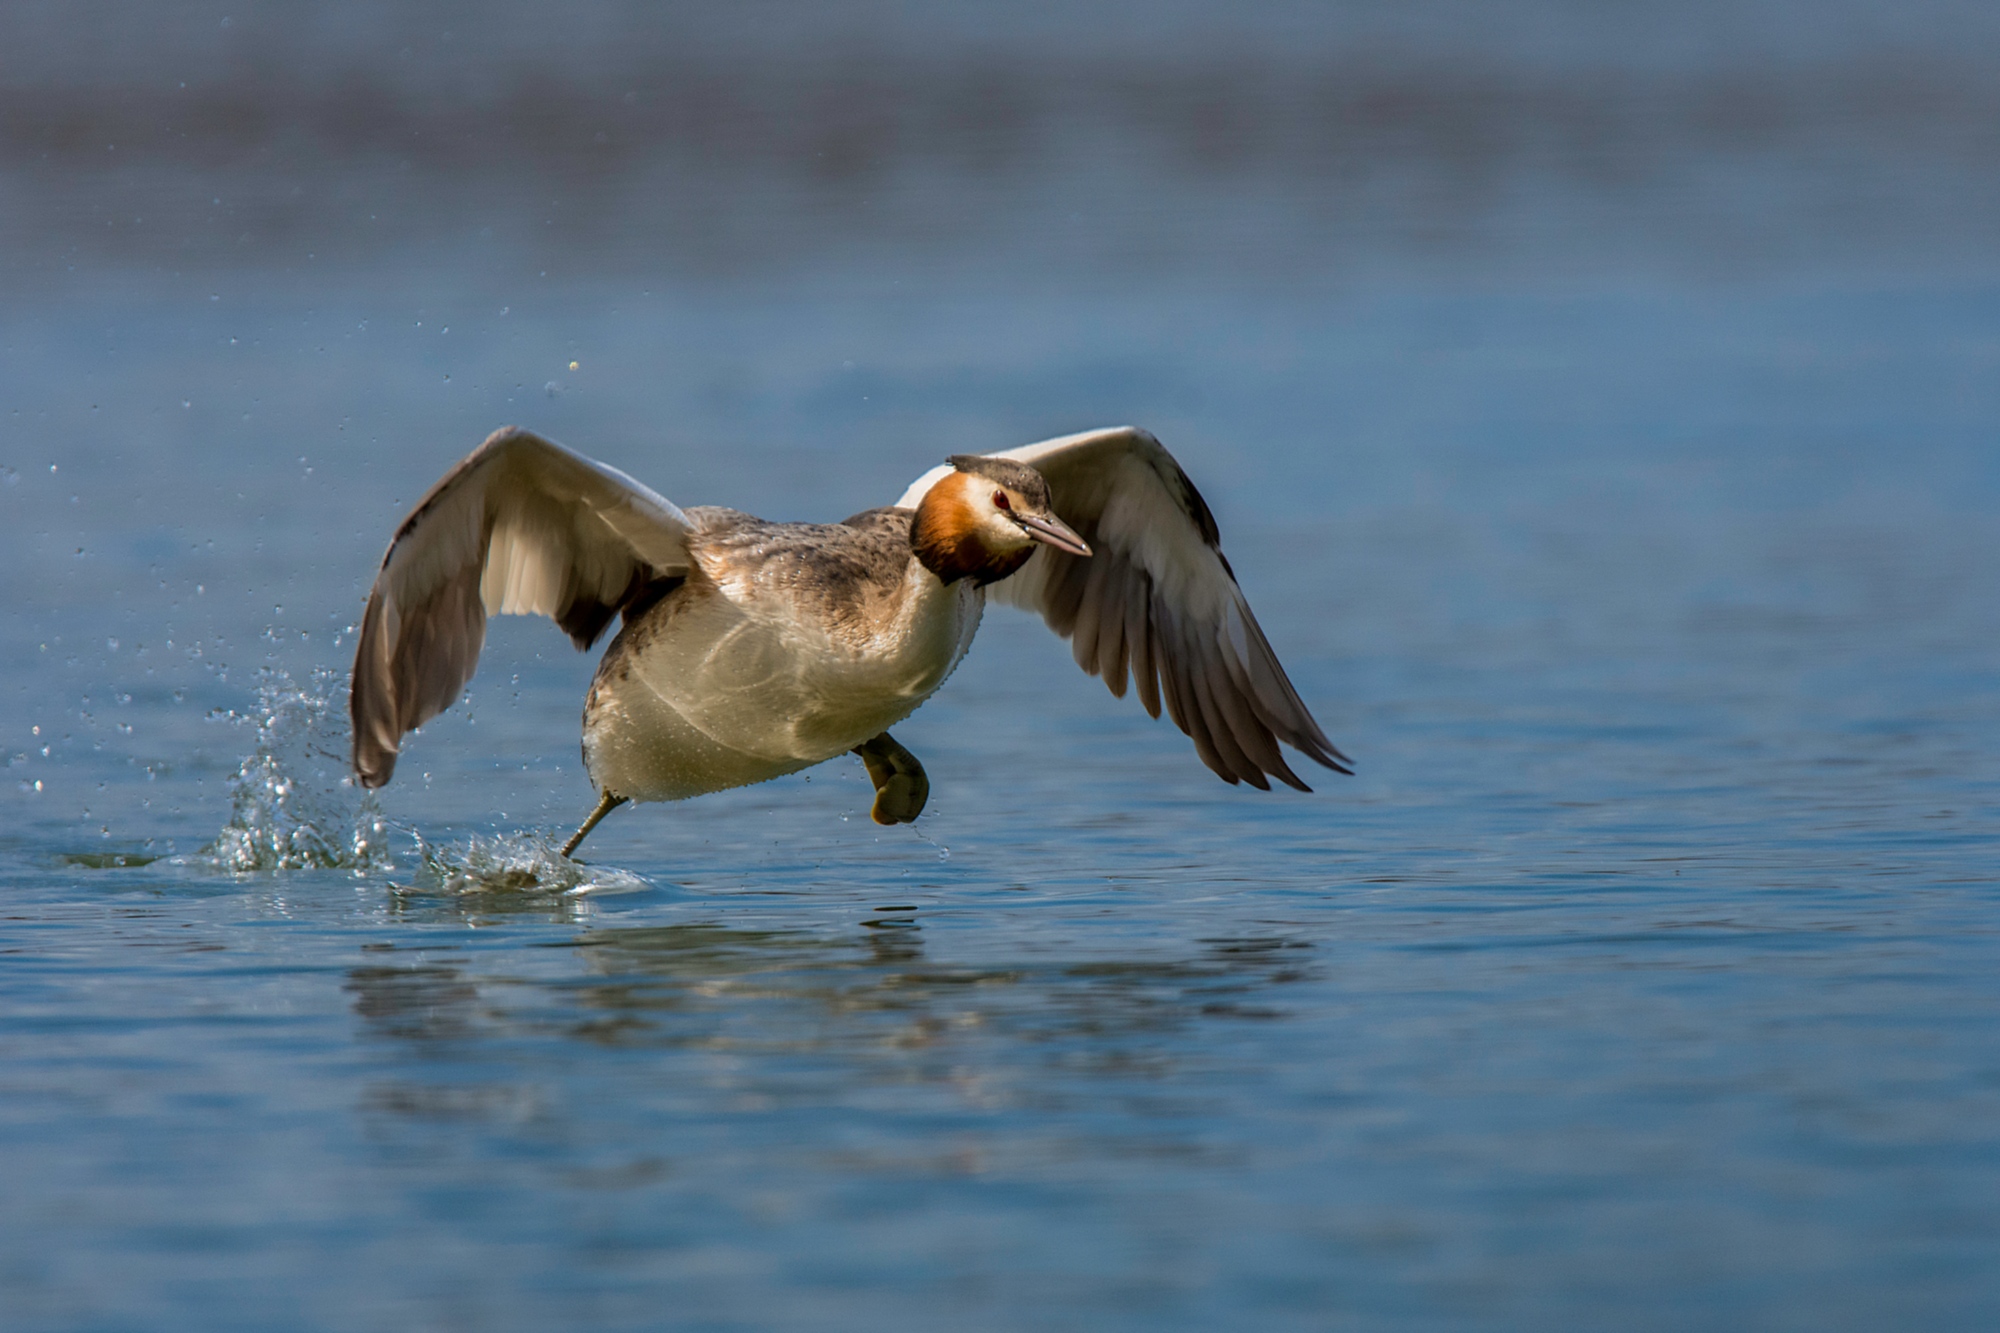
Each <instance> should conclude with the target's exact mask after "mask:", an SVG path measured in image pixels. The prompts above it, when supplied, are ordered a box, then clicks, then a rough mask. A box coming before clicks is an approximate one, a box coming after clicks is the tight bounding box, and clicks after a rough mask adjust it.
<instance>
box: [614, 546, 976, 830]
mask: <svg viewBox="0 0 2000 1333" xmlns="http://www.w3.org/2000/svg"><path fill="white" fill-rule="evenodd" d="M670 600H671V601H672V603H673V605H672V609H671V620H670V621H668V622H667V623H665V624H663V625H661V626H660V627H659V629H658V632H657V633H654V634H652V635H651V636H650V637H648V638H646V639H645V641H644V642H643V644H642V645H641V646H640V647H639V648H638V649H637V651H634V652H629V653H623V654H620V653H618V652H617V650H616V649H614V650H613V654H612V655H611V656H608V657H607V659H606V669H605V671H604V672H602V673H601V674H600V677H599V680H598V684H597V687H596V688H595V689H594V690H593V693H592V697H591V701H590V704H589V705H588V706H587V709H586V713H585V719H584V729H585V737H586V739H585V749H586V757H587V758H588V759H589V761H590V767H591V772H592V775H593V776H594V777H595V778H597V780H598V781H599V782H600V784H602V785H604V786H606V787H607V788H608V789H609V790H612V791H615V792H618V793H619V794H620V795H630V796H632V797H635V798H636V799H640V800H658V799H676V798H680V797H685V796H693V795H698V794H701V793H702V792H708V791H717V790H721V789H722V788H724V787H729V786H740V785H743V784H744V783H745V782H756V781H762V780H764V779H766V778H771V777H776V776H778V775H779V774H782V773H790V772H796V771H798V770H799V769H802V768H806V767H809V766H810V765H813V764H816V763H819V762H821V761H823V760H826V759H830V758H832V757H833V756H835V755H838V754H841V753H844V752H845V751H848V750H851V749H853V748H854V747H855V746H856V745H859V744H860V743H861V742H863V741H866V740H869V739H872V738H873V737H875V736H878V735H880V734H881V733H882V732H883V731H885V730H887V729H888V728H889V727H891V726H893V725H895V724H896V723H898V722H900V721H902V720H903V719H904V718H906V717H908V716H909V715H910V714H911V713H912V712H914V711H915V710H916V708H917V706H918V705H919V704H921V703H923V701H924V700H925V699H927V698H929V697H930V696H931V694H932V693H934V692H935V691H936V690H937V688H938V686H940V685H942V684H943V683H944V681H945V678H946V677H947V676H949V675H950V674H951V672H952V670H953V668H955V667H956V666H957V665H958V663H959V661H960V660H961V659H962V658H963V657H964V656H965V653H966V650H967V649H969V648H970V647H971V646H972V639H973V635H974V634H975V632H976V631H977V630H978V628H979V620H980V615H981V613H982V611H983V610H984V607H985V601H986V599H985V594H984V592H983V591H981V590H980V589H978V588H975V587H973V586H971V583H970V581H969V580H960V581H959V582H957V583H954V584H953V585H952V586H951V587H949V588H947V587H945V586H944V585H943V584H942V583H940V582H939V581H938V580H937V578H936V576H934V575H932V574H931V573H929V571H927V570H925V569H923V568H922V567H921V566H920V565H918V564H917V563H916V562H915V561H912V562H911V563H910V566H909V574H908V575H907V576H906V582H905V587H904V589H903V596H902V597H901V598H900V599H899V604H898V605H897V606H896V607H895V608H894V611H895V614H894V615H893V616H891V617H885V618H884V620H883V621H882V623H881V625H880V627H879V629H876V630H874V631H872V632H871V633H870V634H868V635H867V636H866V637H862V638H858V639H857V638H856V637H855V636H854V635H853V634H852V633H848V634H836V633H833V632H831V631H830V629H829V627H828V626H827V625H825V624H824V623H822V622H821V621H819V620H818V619H817V618H816V617H814V616H812V615H809V614H804V613H803V612H802V609H801V606H800V604H799V603H798V602H797V601H796V600H795V599H792V598H789V597H786V596H784V595H783V594H782V593H781V592H776V591H774V590H773V589H772V588H770V587H769V586H768V585H766V584H762V583H759V582H757V581H756V580H753V579H740V578H738V579H732V578H729V577H727V576H725V577H724V578H722V579H720V580H717V581H715V582H713V583H709V584H704V585H702V586H700V587H694V586H690V588H689V589H688V590H687V593H686V595H683V594H676V595H675V597H674V598H672V599H670Z"/></svg>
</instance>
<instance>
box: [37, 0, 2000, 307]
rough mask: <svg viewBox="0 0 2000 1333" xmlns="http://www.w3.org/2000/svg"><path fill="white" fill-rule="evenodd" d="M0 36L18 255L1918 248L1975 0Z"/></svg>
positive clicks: (574, 21)
mask: <svg viewBox="0 0 2000 1333" xmlns="http://www.w3.org/2000/svg"><path fill="white" fill-rule="evenodd" d="M0 50H4V51H5V53H6V54H5V56H4V62H5V63H4V76H0V77H4V85H0V98H4V101H0V171H4V188H5V193H4V197H0V226H4V228H5V231H6V235H7V237H8V245H7V248H6V256H5V261H4V262H5V270H4V272H5V276H6V278H7V280H8V282H9V285H10V286H11V287H14V288H16V289H17V290H20V289H34V288H37V287H46V286H48V285H50V284H61V283H63V282H66V281H75V280H76V275H78V274H82V273H88V272H91V271H102V270H106V269H112V270H119V271H136V272H139V273H166V274H171V273H181V274H193V273H196V272H200V271H204V270H209V271H212V270H216V269H223V270H229V271H237V270H240V269H242V268H243V267H244V266H245V265H250V264H255V265H259V266H268V267H271V268H274V269H278V270H281V271H286V272H290V273H292V274H295V275H297V280H298V281H300V282H302V283H305V282H309V281H310V279H309V277H308V275H309V274H310V273H314V272H318V273H325V272H327V271H329V270H331V269H334V268H337V267H338V266H341V265H354V264H363V265H369V266H375V265H380V264H381V263H383V262H384V259H385V256H387V255H394V256H395V257H396V258H397V259H398V260H399V261H400V262H402V263H404V264H408V265H410V266H412V267H420V268H424V269H430V268H433V267H435V266H440V265H441V266H443V267H445V268H448V269H450V270H453V271H454V272H459V273H464V274H468V275H477V276H476V277H469V278H468V279H467V280H474V281H485V282H488V283H499V282H502V281H504V279H506V278H507V277H508V276H510V275H518V271H519V270H520V269H522V268H524V267H528V266H532V267H533V268H534V270H535V271H536V272H537V273H539V272H540V270H541V269H543V268H547V269H549V270H550V274H551V280H553V281H562V280H568V279H574V278H577V277H581V276H586V275H593V276H601V275H610V276H615V277H617V278H618V279H620V280H626V281H633V282H638V283H644V282H646V281H652V282H664V281H669V280H673V281H688V280H694V279H708V280H729V279H737V280H740V279H743V278H745V277H748V276H753V275H754V276H757V277H763V278H771V277H774V276H776V275H779V274H783V275H786V276H789V277H793V278H798V277H800V276H804V275H810V274H814V273H824V272H827V271H829V270H832V271H844V272H852V271H854V270H857V269H859V270H862V271H865V272H870V273H875V274H880V275H890V274H896V275H904V276H908V277H910V278H911V279H913V280H914V279H915V278H916V277H917V276H918V275H920V274H927V273H932V272H936V271H938V270H946V271H962V270H965V269H968V268H976V269H980V270H984V271H985V272H988V273H997V272H1003V271H1010V272H1013V273H1015V274H1016V275H1017V276H1022V277H1026V276H1031V275H1033V276H1039V277H1041V278H1043V279H1044V280H1048V279H1051V278H1053V277H1054V276H1055V275H1054V274H1053V273H1052V272H1051V269H1052V267H1053V268H1056V269H1059V270H1060V271H1061V272H1062V275H1063V277H1064V278H1065V279H1067V280H1070V281H1086V280H1087V281H1093V282H1096V283H1101V284H1106V285H1110V286H1116V285H1118V284H1143V283H1146V282H1149V281H1154V280H1158V279H1159V278H1160V277H1162V276H1165V275H1185V274H1187V273H1188V272H1189V271H1191V270H1199V271H1200V272H1202V273H1203V274H1205V275H1206V276H1207V277H1208V278H1209V280H1211V281H1228V282H1262V283H1266V284H1270V283H1278V284H1283V285H1285V286H1287V287H1291V286H1293V285H1294V284H1297V283H1300V282H1305V283H1311V284H1315V285H1318V284H1326V283H1340V282H1356V281H1365V280H1368V279H1371V278H1380V277H1381V276H1382V275H1384V274H1385V273H1402V274H1412V273H1416V274H1437V273H1440V272H1449V273H1453V274H1455V275H1458V276H1466V275H1470V274H1479V275H1488V276H1490V275H1496V274H1504V275H1510V276H1512V277H1515V278H1529V279H1531V280H1534V281H1538V282H1549V281H1572V282H1573V281H1577V280H1588V279H1595V280H1598V281H1603V280H1605V279H1607V278H1611V277H1615V276H1618V275H1626V276H1629V275H1632V274H1635V273H1643V274H1649V275H1671V276H1673V277H1674V278H1676V279H1680V280H1706V281H1728V280H1742V279H1745V278H1749V277H1752V276H1757V275H1763V274H1769V273H1771V272H1774V271H1775V272H1781V273H1785V274H1789V275H1798V274H1800V273H1802V272H1806V271H1811V270H1813V269H1816V268H1817V269H1820V270H1822V271H1824V270H1826V269H1828V268H1838V270H1839V271H1841V272H1843V273H1845V274H1849V275H1861V274H1866V275H1874V276H1877V277H1882V276H1888V275H1896V276H1904V277H1908V276H1922V275H1930V276H1947V275H1949V276H1958V275H1965V274H1968V273H1984V272H1988V271H1990V268H1991V266H1992V263H1993V254H1994V249H1995V245H1996V238H2000V223H1996V221H1995V217H1996V212H2000V210H1996V209H1995V207H1994V203H1995V198H1994V191H1995V188H1996V186H1995V184H1994V182H1995V180H1996V176H1997V175H2000V173H1996V171H1995V167H1996V157H2000V131H1996V124H2000V114H1996V113H2000V104H1996V103H2000V89H1996V81H1995V69H1996V67H2000V18H1996V17H1995V15H1994V13H1993V11H1992V10H1991V8H1990V7H1989V6H1983V5H1976V4H1958V3H1951V0H1920V2H1917V3H1911V4H1905V5H1894V6H1891V5H1882V4H1873V3H1864V2H1862V0H1827V2H1824V3H1804V2H1802V0H1755V2H1753V3H1742V4H1731V3H1705V2H1698V3H1693V4H1687V5H1676V6H1673V7H1671V8H1662V7H1660V6H1657V5H1645V4H1637V3H1616V2H1614V3H1581V2H1580V0H1578V2H1574V3H1572V2H1569V0H1516V2H1514V3H1507V4H1481V3H1457V2H1454V0H1419V2H1418V3H1411V4H1373V3H1346V4H1307V3H1297V4H1289V3H1282V2H1271V3H1257V4H1251V5H1247V6H1235V7H1231V8H1229V9H1228V10H1227V11H1226V12H1225V11H1224V10H1223V9H1221V8H1220V7H1217V6H1212V5H1199V4H1179V3H1165V4H1137V3H1133V4H1121V3H1117V2H1116V0H1109V2H1107V3H1097V4H1090V5H1061V4H1021V5H1010V6H1005V7H1001V8H998V9H996V8H993V7H989V6H977V5H953V4H943V5H929V6H908V5H902V4H891V3H867V2H865V0H864V2H862V3H852V4H842V5H813V4H805V3H770V2H768V0H759V2H758V3H750V4H743V5H732V6H727V7H724V8H721V9H716V8H713V7H703V6H675V5H651V4H639V3H632V4H620V3H613V2H610V0H593V2H591V3H584V4H579V5H575V6H567V7H564V8H563V9H561V10H560V11H558V10H555V9H552V8H550V7H549V6H545V5H532V4H527V3H513V2H511V0H502V2H501V3H493V4H475V3H464V4H455V3H450V2H448V0H425V2H424V3H418V4H392V3H386V2H385V3H372V2H368V0H364V2H363V3H356V4H348V5H341V6H338V7H327V6H307V5H298V4H286V3H270V2H265V3H244V4H220V3H218V4H193V3H182V2H181V0H169V3H163V4H158V5H146V6H133V5H130V4H122V3H103V2H92V0H78V2H73V3H37V2H36V0H22V2H21V3H17V4H10V5H9V6H7V9H6V13H5V14H4V15H0ZM309 266H317V267H309Z"/></svg>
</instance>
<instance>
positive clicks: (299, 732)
mask: <svg viewBox="0 0 2000 1333" xmlns="http://www.w3.org/2000/svg"><path fill="white" fill-rule="evenodd" d="M345 693H346V691H345V680H344V677H343V675H342V673H340V672H336V671H333V670H331V669H329V668H326V667H315V668H314V669H313V672H312V674H311V676H310V677H309V678H308V679H307V681H306V682H305V683H304V684H300V683H299V682H297V681H295V680H293V679H292V676H291V674H290V673H289V672H287V671H284V670H283V669H281V668H278V667H266V668H264V669H263V670H261V671H260V672H258V676H257V706H256V708H255V709H254V710H252V711H250V712H247V713H239V712H237V711H236V710H234V709H230V710H228V711H226V712H221V713H218V714H217V715H216V716H218V717H220V718H222V719H223V720H226V721H229V722H233V723H236V724H238V725H241V726H247V727H252V728H254V729H255V732H256V744H255V745H254V747H253V748H252V749H251V752H250V754H249V756H248V757H247V758H245V759H244V761H243V763H242V765H241V766H240V767H239V768H238V769H237V771H236V776H235V777H234V778H232V779H231V780H230V813H229V822H228V823H227V824H225V825H224V826H223V829H222V832H221V833H220V834H218V835H217V836H216V839H215V841H214V842H213V843H211V844H210V845H209V846H208V847H206V848H204V849H203V850H202V851H201V852H200V853H198V854H197V856H196V857H192V858H187V859H189V860H201V861H205V862H208V863H210V864H213V865H216V866H218V867H220V868H221V869H223V870H231V871H238V872H244V871H254V870H352V871H355V872H356V873H366V872H369V871H377V870H387V869H390V868H392V867H393V864H394V859H393V856H392V854H391V851H390V846H389V842H390V831H391V829H390V825H389V822H388V820H387V819H385V818H384V817H383V816H382V813H381V811H380V809H379V808H378V807H377V805H376V801H375V796H374V793H372V792H368V791H365V790H363V789H362V788H361V787H359V786H358V785H357V784H356V783H355V782H354V780H353V778H352V777H351V775H350V773H349V770H348V763H347V735H348V733H347V720H346V718H345V717H344V716H342V712H343V711H344V710H342V709H340V708H338V707H336V704H337V703H338V702H339V701H340V700H341V699H343V698H344V697H345Z"/></svg>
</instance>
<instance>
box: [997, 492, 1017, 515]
mask: <svg viewBox="0 0 2000 1333" xmlns="http://www.w3.org/2000/svg"><path fill="white" fill-rule="evenodd" d="M993 507H994V508H995V509H998V510H1001V511H1003V512H1004V511H1006V510H1009V509H1012V508H1013V507H1014V506H1013V505H1010V504H1008V503H1007V492H1005V491H995V492H993Z"/></svg>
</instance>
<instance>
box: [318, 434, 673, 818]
mask: <svg viewBox="0 0 2000 1333" xmlns="http://www.w3.org/2000/svg"><path fill="white" fill-rule="evenodd" d="M687 534H688V519H687V516H686V515H685V514H683V513H682V512H681V511H680V510H679V509H678V508H676V507H675V506H674V505H673V504H672V503H671V502H669V501H668V500H666V499H664V498H662V497H661V496H659V495H658V494H656V493H654V492H653V491H651V490H649V489H647V488H646V487H644V486H642V485H640V484H639V483H638V482H636V481H634V480H632V479H631V478H630V477H628V476H626V475H625V474H624V473H622V472H620V471H618V470H617V469H616V468H611V467H606V466H605V465H603V464H602V463H597V462H593V461H592V460H590V459H588V458H585V457H583V456H582V455H581V454H576V453H572V452H571V451H569V450H568V449H565V448H563V447H562V446H560V445H557V444H552V443H550V442H549V441H547V440H544V439H542V438H541V437H540V436H537V435H533V434H530V433H529V432H527V431H523V430H513V429H508V430H502V431H497V432H495V433H494V434H493V435H492V436H490V437H488V439H487V440H486V442H485V443H484V444H482V445H480V446H479V448H477V449H475V450H474V451H473V452H472V453H471V454H469V455H467V456H466V458H465V459H464V460H463V461H461V462H460V463H459V464H458V466H457V467H455V468H453V469H452V470H451V471H450V472H448V473H446V474H445V476H444V477H443V479H441V480H440V481H439V482H438V483H437V485H435V486H433V487H432V488H431V489H430V491H429V493H428V494H426V495H425V496H424V498H423V499H422V500H420V501H418V503H417V506H416V508H415V509H413V510H412V511H411V512H410V516H409V517H408V518H406V519H404V520H403V523H402V526H400V527H399V528H398V529H397V530H396V536H395V540H393V541H392V542H390V544H389V550H388V553H387V554H386V555H384V556H383V557H382V569H381V572H380V573H379V574H377V575H376V578H375V586H374V588H373V589H372V590H370V592H369V595H368V609H367V610H366V611H365V612H364V613H363V614H362V618H361V639H360V643H359V644H358V645H357V647H356V650H355V654H354V684H353V690H352V698H351V701H350V705H349V706H350V708H351V710H352V713H353V717H354V771H355V773H356V774H357V775H358V776H359V777H360V779H361V782H362V785H364V786H368V787H379V786H381V785H382V784H383V783H385V782H387V781H388V780H389V778H390V776H391V775H392V774H393V773H394V772H395V768H396V754H397V751H398V750H399V749H400V748H401V746H402V739H403V737H404V735H406V734H407V733H409V732H410V731H412V730H414V729H415V728H417V727H419V726H421V725H423V724H424V723H425V722H427V721H429V720H430V719H431V718H433V717H436V716H437V715H438V714H439V713H441V712H443V711H444V710H445V709H447V708H449V707H451V705H452V704H453V703H454V702H456V701H457V699H458V696H459V692H460V691H462V690H463V689H464V688H465V685H466V682H467V681H469V680H471V679H472V673H473V671H474V670H475V669H476V668H477V666H478V665H479V652H480V649H481V648H482V647H483V646H484V645H485V642H486V617H487V616H489V615H544V616H548V617H550V618H551V619H553V620H555V621H556V622H557V623H558V624H560V625H561V626H562V627H563V629H564V630H565V631H566V632H567V633H568V634H569V635H570V637H571V639H572V640H573V641H574V642H575V643H576V645H577V647H579V648H587V647H589V646H590V644H591V643H593V642H594V641H595V640H596V639H597V636H598V635H599V634H601V633H603V631H604V627H605V626H606V625H607V624H609V623H610V621H611V618H612V616H614V615H616V614H617V613H618V611H619V610H621V609H622V608H624V607H625V606H627V605H629V604H631V603H632V601H633V600H634V599H635V598H638V597H640V596H641V595H642V594H644V593H645V592H646V590H647V589H648V588H650V587H652V586H654V585H656V584H657V583H658V582H659V581H660V580H662V579H671V578H676V577H681V576H684V575H685V574H686V573H687V568H688V554H687Z"/></svg>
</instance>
